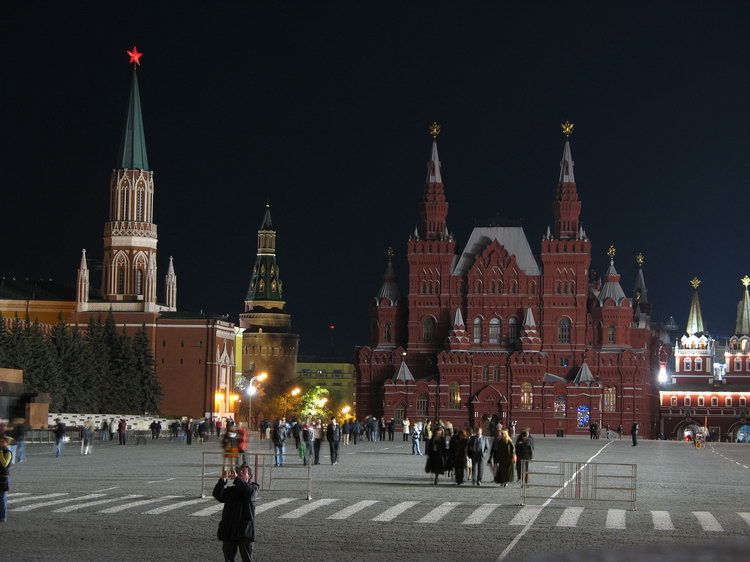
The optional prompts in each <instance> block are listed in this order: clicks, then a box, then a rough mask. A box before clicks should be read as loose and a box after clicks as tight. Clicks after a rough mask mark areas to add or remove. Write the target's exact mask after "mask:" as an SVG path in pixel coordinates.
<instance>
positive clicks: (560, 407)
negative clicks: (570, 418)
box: [555, 396, 567, 418]
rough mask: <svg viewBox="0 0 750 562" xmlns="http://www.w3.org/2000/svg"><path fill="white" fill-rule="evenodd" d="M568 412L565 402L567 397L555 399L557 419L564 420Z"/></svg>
mask: <svg viewBox="0 0 750 562" xmlns="http://www.w3.org/2000/svg"><path fill="white" fill-rule="evenodd" d="M566 410H567V404H566V401H565V396H558V397H556V398H555V417H556V418H564V417H565V411H566Z"/></svg>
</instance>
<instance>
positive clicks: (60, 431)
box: [55, 418, 65, 458]
mask: <svg viewBox="0 0 750 562" xmlns="http://www.w3.org/2000/svg"><path fill="white" fill-rule="evenodd" d="M55 422H56V425H55V458H58V457H60V456H62V451H63V443H65V424H64V423H63V422H62V420H61V419H60V418H57V419H56V420H55Z"/></svg>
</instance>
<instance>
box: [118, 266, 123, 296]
mask: <svg viewBox="0 0 750 562" xmlns="http://www.w3.org/2000/svg"><path fill="white" fill-rule="evenodd" d="M116 293H117V294H118V295H123V294H125V266H124V265H119V266H117V291H116Z"/></svg>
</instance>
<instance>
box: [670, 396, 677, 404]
mask: <svg viewBox="0 0 750 562" xmlns="http://www.w3.org/2000/svg"><path fill="white" fill-rule="evenodd" d="M669 405H670V406H677V397H676V396H672V398H670V399H669Z"/></svg>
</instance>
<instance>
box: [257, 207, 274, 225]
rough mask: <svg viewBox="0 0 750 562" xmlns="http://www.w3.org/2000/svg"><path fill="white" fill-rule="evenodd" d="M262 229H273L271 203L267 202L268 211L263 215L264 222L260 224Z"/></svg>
mask: <svg viewBox="0 0 750 562" xmlns="http://www.w3.org/2000/svg"><path fill="white" fill-rule="evenodd" d="M260 229H261V230H269V231H271V230H273V221H272V220H271V203H269V202H266V213H265V214H264V215H263V222H262V223H261V225H260Z"/></svg>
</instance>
